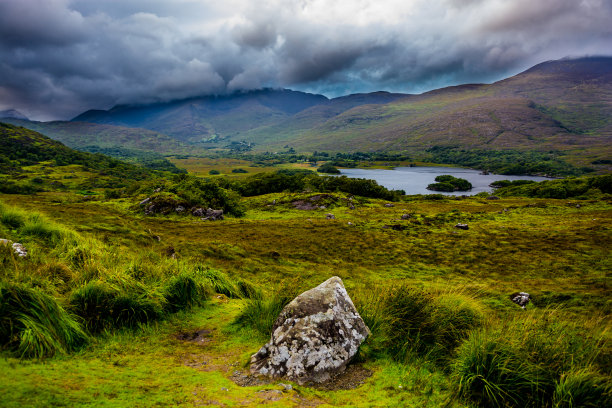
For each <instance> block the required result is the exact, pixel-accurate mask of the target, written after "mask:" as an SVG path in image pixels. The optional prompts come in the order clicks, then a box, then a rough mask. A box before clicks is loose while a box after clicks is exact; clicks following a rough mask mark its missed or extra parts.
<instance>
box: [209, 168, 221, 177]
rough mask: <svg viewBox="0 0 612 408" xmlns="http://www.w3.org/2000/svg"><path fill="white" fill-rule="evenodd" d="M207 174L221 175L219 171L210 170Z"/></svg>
mask: <svg viewBox="0 0 612 408" xmlns="http://www.w3.org/2000/svg"><path fill="white" fill-rule="evenodd" d="M208 174H210V175H211V176H214V175H217V174H221V172H220V171H219V170H215V169H212V170H211V171H209V172H208Z"/></svg>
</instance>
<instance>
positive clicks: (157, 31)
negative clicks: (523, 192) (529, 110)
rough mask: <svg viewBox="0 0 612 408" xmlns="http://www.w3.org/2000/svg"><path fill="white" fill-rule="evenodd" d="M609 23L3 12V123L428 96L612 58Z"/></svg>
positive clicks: (189, 10) (232, 10)
mask: <svg viewBox="0 0 612 408" xmlns="http://www.w3.org/2000/svg"><path fill="white" fill-rule="evenodd" d="M611 21H612V0H257V1H252V0H251V1H249V0H215V1H209V0H95V1H94V0H0V110H3V109H9V108H15V109H17V110H19V111H20V112H22V113H24V114H25V115H26V116H28V117H30V118H31V119H36V120H53V119H69V118H71V117H74V116H76V115H77V114H79V113H81V112H83V111H85V110H88V109H108V108H110V107H112V106H113V105H115V104H126V103H130V104H141V103H151V102H157V101H168V100H173V99H182V98H188V97H194V96H199V95H206V94H225V93H231V92H234V91H239V90H251V89H260V88H264V87H272V88H289V89H294V90H300V91H306V92H312V93H321V94H324V95H326V96H328V97H336V96H341V95H346V94H350V93H357V92H373V91H379V90H384V91H390V92H403V93H421V92H424V91H428V90H431V89H436V88H440V87H444V86H449V85H457V84H462V83H473V82H478V83H483V82H484V83H489V82H493V81H496V80H499V79H503V78H505V77H507V76H510V75H513V74H516V73H518V72H520V71H522V70H525V69H527V68H529V67H531V66H533V65H535V64H537V63H540V62H543V61H547V60H551V59H560V58H564V57H582V56H587V55H612V24H610V22H611Z"/></svg>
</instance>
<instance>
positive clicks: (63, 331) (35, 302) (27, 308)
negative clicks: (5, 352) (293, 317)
mask: <svg viewBox="0 0 612 408" xmlns="http://www.w3.org/2000/svg"><path fill="white" fill-rule="evenodd" d="M87 342H88V337H87V335H86V334H85V332H84V331H83V330H82V328H81V326H80V325H79V323H77V322H76V320H75V319H74V318H73V317H72V316H71V315H70V314H69V313H67V312H66V311H65V310H64V309H63V308H62V307H61V306H60V305H59V304H58V303H57V301H56V300H55V299H54V298H53V297H51V296H49V295H47V294H45V293H43V292H41V291H40V290H38V289H35V288H29V287H26V286H24V285H22V284H18V283H8V282H2V283H0V343H1V344H2V345H4V346H6V347H7V348H9V350H11V351H12V353H13V354H14V355H16V356H18V357H22V358H23V357H34V358H42V357H47V356H52V355H54V354H56V353H66V352H70V351H73V350H76V349H78V348H80V347H81V346H83V345H84V344H86V343H87Z"/></svg>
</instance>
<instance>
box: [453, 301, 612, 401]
mask: <svg viewBox="0 0 612 408" xmlns="http://www.w3.org/2000/svg"><path fill="white" fill-rule="evenodd" d="M604 335H605V334H602V335H600V337H593V336H585V334H584V330H583V329H582V328H580V327H578V326H577V325H576V324H575V323H569V322H563V321H561V320H558V315H557V314H556V313H555V312H550V311H547V312H545V313H544V314H542V315H539V316H534V315H529V316H520V317H516V318H514V319H512V320H510V321H507V322H504V323H503V324H501V325H496V326H492V327H489V328H487V329H483V330H479V331H476V332H474V333H473V334H472V335H471V336H470V337H469V338H468V339H467V340H466V341H465V342H464V343H463V344H462V345H461V346H460V347H459V349H458V353H457V358H456V361H455V362H454V364H453V373H452V377H453V380H454V381H453V383H454V384H456V392H457V394H458V395H460V396H462V397H465V398H468V399H470V400H473V401H474V402H476V403H478V404H480V405H485V406H492V407H547V406H559V407H566V406H567V407H569V406H576V407H577V406H589V405H588V404H594V405H591V406H610V405H612V394H611V393H610V391H611V389H610V386H609V381H608V382H607V383H606V381H605V376H606V375H607V379H608V380H609V378H610V376H609V372H608V373H604V371H609V369H610V367H609V366H608V367H607V364H606V362H605V359H604V358H602V350H604V349H605V344H604V343H605V337H603V336H604ZM606 384H607V385H606Z"/></svg>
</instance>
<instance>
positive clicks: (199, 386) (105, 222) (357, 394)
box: [0, 192, 612, 406]
mask: <svg viewBox="0 0 612 408" xmlns="http://www.w3.org/2000/svg"><path fill="white" fill-rule="evenodd" d="M312 194H315V193H314V192H313V193H275V194H269V195H264V196H255V197H250V198H243V199H242V200H241V205H242V206H244V208H245V209H246V215H245V216H244V217H243V218H234V217H227V218H226V220H224V221H223V222H201V221H199V220H196V219H192V218H189V217H182V218H181V217H176V216H170V217H146V216H144V215H142V214H138V213H136V212H134V211H133V210H132V209H131V207H132V205H133V203H132V202H130V200H128V199H126V198H121V197H120V198H116V199H108V198H105V197H104V195H102V194H99V195H96V196H93V197H87V198H84V197H83V196H80V195H77V194H74V193H72V192H64V193H58V192H53V193H42V194H37V195H32V196H27V198H28V199H27V200H25V199H24V197H23V196H19V195H4V196H2V198H1V199H2V201H3V202H4V204H3V205H2V207H0V237H2V238H8V239H11V240H13V241H19V242H22V243H24V245H25V246H26V247H27V248H28V251H29V253H30V254H31V256H29V257H28V258H27V259H17V258H15V257H14V256H13V255H12V252H11V251H10V248H8V247H0V278H1V279H0V280H1V281H2V283H3V285H11V287H13V286H15V287H23V288H28V289H29V290H32V291H35V292H36V293H37V294H42V295H44V296H45V299H47V300H49V299H51V300H53V302H54V304H56V305H58V307H60V308H61V309H58V310H63V311H64V313H65V314H66V316H68V318H69V319H72V320H71V321H73V322H74V324H76V326H75V327H76V328H78V329H80V330H81V332H82V333H84V334H85V338H86V339H87V340H89V346H86V347H83V346H84V345H85V344H86V343H85V341H84V342H83V343H78V342H74V346H71V345H70V344H73V343H70V342H69V340H66V339H64V340H61V339H62V338H63V337H61V336H59V335H56V334H53V333H54V332H53V331H52V330H51V329H52V327H51V326H50V325H49V324H48V323H46V322H45V321H44V320H43V319H39V320H38V323H36V320H33V321H26V320H24V321H23V323H22V326H19V327H23V329H20V330H21V331H22V332H24V333H27V334H25V335H24V336H23V337H22V338H23V339H24V344H25V345H24V346H23V348H22V349H20V348H19V344H20V343H19V342H20V341H21V340H20V339H21V338H20V337H18V336H15V335H13V338H14V341H13V342H12V343H11V346H10V347H8V348H7V349H6V350H5V351H4V353H5V356H7V359H5V360H3V361H1V362H0V364H2V365H3V367H0V372H4V369H5V368H6V369H7V370H12V371H11V376H10V377H7V376H6V374H4V377H2V376H1V375H0V389H2V392H4V395H6V396H7V397H6V398H5V400H6V401H9V403H8V404H9V406H11V404H13V406H15V405H18V404H21V405H26V406H27V405H53V404H56V405H62V404H64V405H69V404H73V405H74V404H75V403H76V404H79V405H88V404H90V405H91V404H94V401H95V402H96V403H98V404H99V405H105V404H106V405H109V406H110V405H118V406H127V405H133V403H134V401H136V400H137V399H139V398H140V399H144V400H146V401H147V403H149V402H150V403H151V404H154V403H159V404H162V405H164V404H165V405H190V404H194V403H202V401H203V402H205V403H209V404H211V403H223V404H228V405H231V404H246V405H257V404H258V403H261V402H262V401H264V400H263V399H262V396H263V395H267V394H265V392H268V391H269V390H270V389H271V388H273V387H274V386H268V388H266V387H265V386H258V387H244V388H242V387H238V386H237V385H235V384H234V383H233V382H231V381H230V380H229V379H228V378H229V377H231V376H232V375H233V372H234V371H236V370H238V371H241V370H244V368H243V365H244V364H245V363H246V362H247V361H248V358H249V356H250V355H251V354H252V353H254V352H255V351H257V349H258V348H259V347H261V345H262V344H263V343H264V342H265V341H267V340H268V336H269V334H270V330H271V327H272V325H273V324H274V321H275V319H276V316H277V315H278V313H279V312H280V310H281V309H282V307H283V306H284V304H286V303H287V302H288V301H290V300H291V299H293V297H294V296H295V295H296V294H297V293H299V292H301V291H302V290H305V289H308V288H310V287H312V286H314V285H316V284H318V283H321V282H322V281H323V280H325V279H327V278H329V277H330V276H332V275H338V276H340V277H341V278H342V279H343V280H344V282H345V285H346V287H347V290H348V292H349V294H350V295H351V297H352V298H353V300H354V302H355V304H356V305H357V307H358V309H359V311H360V313H361V314H362V316H363V317H364V319H365V321H366V323H367V324H368V326H369V327H370V329H371V331H372V333H373V335H372V336H371V337H370V338H369V339H368V341H367V342H366V344H365V345H364V346H363V347H362V350H361V352H360V354H359V358H358V361H360V364H363V365H364V366H365V367H367V368H369V369H371V370H372V371H373V376H372V377H371V378H370V379H368V380H367V381H366V382H365V384H364V385H363V386H361V387H359V388H357V389H355V390H345V391H318V390H314V389H311V388H308V387H300V388H298V391H299V392H296V393H283V394H281V398H280V400H279V402H278V405H280V406H285V405H295V404H299V403H304V404H305V403H313V404H317V403H319V404H329V405H351V404H354V403H355V401H360V403H362V404H363V405H368V404H379V405H381V404H382V405H387V406H389V405H395V406H398V405H410V404H413V405H414V404H416V405H419V406H442V405H444V404H450V406H471V405H473V404H482V405H486V404H488V405H492V406H494V405H496V404H497V405H498V406H509V405H514V406H519V405H521V404H524V405H522V406H529V405H533V406H545V405H547V406H554V405H555V404H556V405H557V406H580V405H581V404H582V405H585V406H588V404H593V403H594V402H593V401H597V402H598V403H601V402H602V401H604V402H606V401H607V398H609V390H608V388H606V384H607V383H609V381H608V380H609V378H610V373H609V372H608V371H607V370H608V369H607V368H606V367H609V366H610V363H609V360H607V359H609V355H610V349H609V343H608V341H609V340H608V339H609V334H608V333H609V332H608V331H606V329H607V328H609V322H607V321H606V320H605V319H603V320H600V321H598V322H595V321H590V320H589V321H585V319H584V315H585V314H586V315H594V314H596V313H600V314H601V315H602V317H603V318H605V317H606V316H608V315H609V313H610V310H611V308H610V306H611V305H612V303H611V302H610V300H609V299H610V296H609V287H610V284H609V270H610V268H611V267H612V265H611V263H610V257H609V246H610V234H609V228H610V221H611V220H612V217H611V216H610V214H611V212H610V204H609V203H608V202H607V201H606V200H603V199H600V200H580V201H579V203H580V207H579V208H578V207H576V205H575V204H576V203H577V201H569V203H568V200H554V199H537V198H502V199H501V200H495V201H489V200H485V199H483V198H479V197H474V198H469V199H459V198H457V199H455V198H449V197H442V198H441V199H439V200H429V199H428V197H410V198H408V199H404V200H402V201H400V202H396V203H395V207H385V204H386V203H387V202H386V201H383V200H377V199H363V198H359V197H356V198H355V199H354V200H353V203H354V205H355V209H353V210H352V209H350V208H349V207H347V206H345V205H340V204H338V205H332V204H331V203H343V202H344V201H343V200H345V199H346V198H347V196H346V194H344V193H330V195H331V196H333V199H332V198H329V202H330V207H329V208H326V209H324V210H309V211H305V210H298V209H296V208H295V207H294V206H293V205H292V202H293V201H295V200H299V199H305V198H308V197H309V196H311V195H312ZM274 200H276V201H275V204H272V202H273V201H274ZM504 209H506V211H504ZM41 211H44V213H45V214H44V215H43V214H41ZM327 212H332V213H333V214H335V216H336V219H335V220H326V219H325V214H326V213H327ZM402 214H411V215H412V216H411V218H410V219H408V220H401V219H400V217H401V215H402ZM349 222H350V223H351V224H352V225H349V224H348V223H349ZM458 222H465V223H468V224H469V226H470V228H469V230H467V231H463V230H457V229H455V228H454V225H455V224H456V223H458ZM386 225H398V226H400V227H401V228H398V229H393V228H385V226H386ZM278 282H284V284H283V283H278ZM517 290H526V291H528V292H529V293H531V294H532V296H533V302H532V303H531V304H530V305H529V306H528V308H527V311H522V310H521V309H520V308H518V307H517V306H516V305H514V304H512V303H511V302H509V301H508V300H507V294H509V293H513V292H514V291H517ZM3 293H4V292H3ZM213 293H216V295H214V296H211V295H212V294H213ZM551 308H552V309H554V310H553V311H550V310H549V309H551ZM556 309H559V310H558V311H555V310H556ZM33 310H34V309H33ZM33 315H35V314H33ZM15 316H16V315H15ZM11 319H14V320H15V321H17V320H16V319H17V318H16V317H13V318H11ZM31 319H34V317H32V318H31ZM596 323H597V324H596ZM55 326H56V325H53V327H55ZM3 327H8V326H6V325H4V326H3ZM15 327H16V326H15ZM201 328H206V329H207V330H211V333H213V334H211V339H212V340H211V343H210V345H207V346H205V347H202V348H198V347H196V346H195V345H191V344H187V343H185V342H181V341H177V340H176V336H175V334H176V333H177V332H183V331H187V332H188V331H189V330H196V329H197V330H199V329H201ZM521 328H522V330H524V331H525V333H529V334H530V336H531V337H530V336H529V335H527V334H520V335H518V336H517V335H516V333H517V331H518V332H519V333H522V332H521V331H520V329H521ZM45 330H46V332H45ZM45 333H47V334H45ZM49 333H51V334H49ZM534 333H535V334H534ZM580 333H582V335H580ZM58 336H59V337H58ZM58 338H59V339H60V340H55V341H56V343H53V342H52V341H51V340H53V339H58ZM75 338H76V337H75ZM554 339H557V340H558V341H557V342H555V341H553V340H554ZM77 344H79V346H77ZM207 344H208V343H207ZM45 347H46V348H45ZM20 350H27V352H26V353H24V354H23V356H24V357H25V356H38V357H42V356H50V355H52V354H54V353H55V355H56V356H55V357H52V358H47V359H46V360H45V362H44V363H37V362H34V361H28V360H24V361H22V362H19V361H17V360H13V359H12V358H13V357H10V356H20V355H21V354H20V353H21V351H20ZM49 350H54V351H53V352H51V351H49ZM74 350H80V351H78V352H76V354H74ZM69 352H72V353H73V354H72V355H71V357H63V356H62V355H63V354H64V353H69ZM193 361H195V363H194V362H193ZM202 361H207V364H205V365H204V366H203V365H201V362H202ZM196 363H197V364H200V365H199V366H198V365H194V364H196ZM235 363H236V365H232V364H235ZM487 364H488V365H487ZM194 367H196V368H194ZM197 367H200V368H197ZM482 367H488V368H486V372H484V371H483V368H482ZM506 368H507V369H510V368H511V369H512V370H511V371H504V370H506ZM70 370H72V371H70ZM478 370H480V371H478ZM500 370H501V371H500ZM58 373H61V375H59V376H58ZM505 373H511V378H509V377H508V376H507V375H506V374H505ZM13 374H14V375H13ZM15 378H19V380H15ZM483 378H484V379H486V381H487V382H486V384H489V385H486V386H485V385H483V384H484V383H483V381H482V379H483ZM534 378H535V380H534ZM37 384H38V385H39V389H40V392H38V393H36V394H33V393H32V392H31V390H32V389H34V388H33V387H35V386H36V385H37ZM126 384H127V385H126ZM400 385H401V388H400ZM222 388H226V389H228V390H229V391H227V392H226V391H222V390H221V389H222ZM58 389H61V390H62V393H59V392H58V391H57V390H58ZM169 390H173V391H172V392H170V391H169ZM258 391H264V392H262V393H258ZM193 393H196V394H197V395H194V394H193ZM270 395H272V394H270ZM298 396H299V397H298ZM296 398H303V400H300V399H296ZM197 401H200V402H197ZM300 401H302V402H300Z"/></svg>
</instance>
